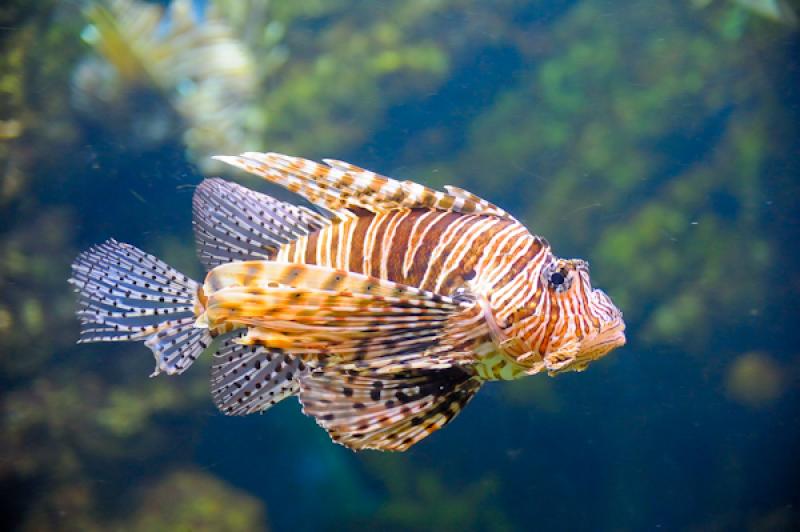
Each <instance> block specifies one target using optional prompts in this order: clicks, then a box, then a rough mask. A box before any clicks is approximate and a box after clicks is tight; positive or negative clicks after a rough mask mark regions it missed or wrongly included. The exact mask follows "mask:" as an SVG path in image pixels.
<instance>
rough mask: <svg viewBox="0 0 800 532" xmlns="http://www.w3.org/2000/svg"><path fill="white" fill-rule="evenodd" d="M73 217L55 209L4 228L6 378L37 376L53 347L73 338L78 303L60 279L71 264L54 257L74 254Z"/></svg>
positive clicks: (0, 273) (1, 366) (2, 365)
mask: <svg viewBox="0 0 800 532" xmlns="http://www.w3.org/2000/svg"><path fill="white" fill-rule="evenodd" d="M70 222H71V217H70V216H69V215H68V214H67V212H65V211H64V210H56V209H51V210H49V211H48V212H44V213H41V214H38V215H36V216H35V217H33V218H32V219H31V220H29V221H28V223H25V224H21V227H14V228H13V230H8V229H11V228H8V229H7V230H6V231H2V232H0V293H2V294H3V297H2V299H0V352H2V353H3V356H0V374H2V376H3V377H2V380H10V379H16V378H20V377H25V376H32V375H35V374H36V373H38V372H39V371H40V370H41V367H42V366H43V365H44V364H45V363H47V362H48V361H49V360H50V359H51V357H52V356H53V355H54V352H53V350H54V348H59V347H63V346H67V345H71V344H72V343H73V341H74V337H73V334H74V329H73V328H72V327H70V326H66V324H69V323H70V322H71V321H72V319H73V318H72V316H73V315H74V313H73V310H74V302H73V301H72V296H71V294H69V293H64V292H65V291H64V283H63V281H62V280H61V276H62V275H68V273H69V266H68V264H66V263H62V264H58V265H54V264H53V260H52V257H51V256H50V254H51V253H53V252H57V253H63V254H64V255H68V254H70V253H72V250H73V247H72V244H71V239H72V237H73V235H72V232H71V231H70V229H69V227H70ZM53 324H64V325H63V326H59V327H53ZM0 382H1V381H0Z"/></svg>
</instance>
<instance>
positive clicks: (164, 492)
mask: <svg viewBox="0 0 800 532" xmlns="http://www.w3.org/2000/svg"><path fill="white" fill-rule="evenodd" d="M265 522H266V517H265V515H264V508H263V506H262V504H261V503H260V501H258V500H257V499H255V498H254V497H252V496H251V495H248V494H247V493H245V492H243V491H241V490H237V489H235V488H232V487H230V486H228V485H226V484H225V483H223V482H221V481H220V480H219V479H217V478H215V477H213V476H211V475H209V474H207V473H204V472H202V471H194V470H186V471H176V472H173V473H171V474H168V475H165V476H164V477H163V478H161V479H159V480H158V481H157V482H156V483H155V484H154V485H152V486H146V487H145V488H144V489H143V491H142V502H141V504H140V506H139V509H138V510H137V511H136V514H135V515H134V517H133V519H132V520H131V521H130V522H126V523H125V524H124V526H125V528H126V529H129V530H134V531H142V532H150V531H162V530H163V531H165V532H166V531H173V530H219V531H221V532H234V531H243V532H250V531H253V532H258V531H265V530H267V527H266V526H265V524H264V523H265Z"/></svg>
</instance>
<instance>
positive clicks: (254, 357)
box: [211, 330, 309, 416]
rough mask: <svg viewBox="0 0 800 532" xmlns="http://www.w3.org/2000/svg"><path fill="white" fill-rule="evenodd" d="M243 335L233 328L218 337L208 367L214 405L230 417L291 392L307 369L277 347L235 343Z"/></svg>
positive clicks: (261, 407)
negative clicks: (217, 343)
mask: <svg viewBox="0 0 800 532" xmlns="http://www.w3.org/2000/svg"><path fill="white" fill-rule="evenodd" d="M243 334H244V331H242V330H240V331H234V332H232V333H229V334H228V335H226V336H225V337H224V338H223V339H222V344H221V346H220V349H219V350H218V351H217V352H216V353H215V354H214V365H213V366H212V368H211V394H212V396H213V398H214V404H216V405H217V408H219V410H220V411H221V412H223V413H224V414H226V415H231V416H239V415H246V414H253V413H255V412H261V411H264V410H267V409H268V408H269V407H271V406H272V405H274V404H276V403H278V402H279V401H281V400H283V399H285V398H286V397H290V396H292V395H294V394H295V393H297V391H298V390H299V389H300V386H299V379H300V377H302V376H303V375H305V374H306V373H308V371H309V369H308V366H307V365H306V364H305V363H304V362H303V361H302V360H300V359H299V358H297V357H294V356H292V355H289V354H286V353H283V352H282V351H280V350H276V349H268V348H266V347H264V346H260V345H242V344H240V343H238V341H239V340H240V339H241V337H242V336H243Z"/></svg>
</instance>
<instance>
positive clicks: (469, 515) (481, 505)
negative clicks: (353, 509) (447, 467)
mask: <svg viewBox="0 0 800 532" xmlns="http://www.w3.org/2000/svg"><path fill="white" fill-rule="evenodd" d="M409 460H410V459H409V458H408V457H407V456H397V455H387V454H384V453H381V454H378V455H368V456H366V457H365V463H366V465H367V467H368V468H369V469H370V470H372V473H373V475H375V477H377V478H378V479H379V480H380V481H381V482H382V483H383V487H384V489H385V490H386V491H387V497H386V500H385V502H384V503H383V504H382V505H381V506H380V507H379V508H378V509H377V511H376V512H375V513H374V515H372V516H370V520H369V527H370V528H374V529H378V530H459V531H463V532H468V531H471V530H476V531H477V530H487V531H493V532H494V531H496V532H501V531H506V530H514V529H515V528H514V526H513V525H512V523H511V521H510V520H509V519H508V517H507V516H506V515H505V512H504V510H503V508H502V506H501V505H500V504H499V502H500V501H499V500H498V497H499V496H500V483H499V482H498V480H497V479H496V478H493V477H492V476H491V475H489V476H486V477H484V478H482V479H478V480H475V481H474V482H471V483H470V484H468V485H465V486H455V485H453V484H452V483H450V482H446V481H445V480H444V479H442V478H441V477H440V476H439V475H438V474H437V473H436V472H435V471H433V470H428V469H426V468H418V467H414V466H413V465H411V464H410V463H409ZM353 525H354V526H355V527H357V526H358V525H359V523H358V520H357V519H356V520H355V522H354V523H353Z"/></svg>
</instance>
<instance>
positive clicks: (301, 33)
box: [213, 0, 547, 157]
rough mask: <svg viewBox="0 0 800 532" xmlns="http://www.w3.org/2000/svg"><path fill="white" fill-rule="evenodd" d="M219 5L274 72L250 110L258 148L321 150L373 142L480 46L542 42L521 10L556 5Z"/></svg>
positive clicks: (468, 1) (394, 0)
mask: <svg viewBox="0 0 800 532" xmlns="http://www.w3.org/2000/svg"><path fill="white" fill-rule="evenodd" d="M213 2H214V4H215V5H217V6H219V8H220V10H221V11H224V12H225V13H226V15H227V16H228V17H229V18H230V20H231V21H232V23H233V24H234V26H235V27H236V28H237V32H238V34H239V35H241V36H242V38H243V39H244V40H245V42H246V43H247V44H248V46H249V47H250V48H251V49H252V50H254V54H255V55H256V56H257V57H259V58H261V57H266V58H267V61H266V65H267V69H268V72H269V75H268V76H265V78H264V81H263V90H262V91H261V93H260V95H259V97H258V101H257V103H256V105H254V107H253V109H252V112H251V113H250V114H249V116H248V120H249V121H251V124H252V129H253V131H260V132H261V133H260V136H254V137H253V139H252V144H251V145H252V146H256V147H259V148H264V147H266V148H267V149H269V150H271V151H285V152H290V153H302V154H305V155H306V156H312V157H313V156H330V154H341V153H342V152H346V151H348V150H352V149H354V148H356V147H357V146H359V145H360V144H362V143H365V142H369V141H370V140H371V135H372V134H373V133H374V132H375V131H376V130H377V131H380V130H381V128H382V127H383V126H384V124H385V122H386V120H387V118H389V117H388V116H387V114H388V113H389V111H390V109H392V108H397V107H398V106H399V107H400V108H403V107H404V106H406V105H410V106H413V105H414V104H416V103H420V101H422V100H424V99H425V98H427V97H428V96H430V95H432V94H435V93H436V92H437V91H438V90H440V89H441V86H442V84H443V83H445V82H446V81H447V80H448V76H450V75H451V74H452V71H453V68H454V67H456V66H458V65H459V64H460V63H461V62H463V61H465V60H467V59H468V58H469V57H470V54H471V53H472V52H474V51H475V50H476V49H480V48H482V47H486V46H496V47H498V48H505V47H506V46H508V43H507V42H505V41H506V40H507V39H510V40H512V42H513V43H517V42H518V43H520V46H525V47H532V46H533V47H535V44H534V45H532V44H531V39H527V38H526V36H525V35H523V34H522V33H521V32H520V31H519V27H518V24H517V23H515V21H514V16H513V15H514V14H515V13H516V12H523V11H533V10H535V9H536V7H537V6H544V5H546V4H547V2H543V1H535V2H523V1H519V0H504V1H502V2H493V3H488V2H482V1H479V0H458V1H454V0H448V1H436V2H431V1H429V0H389V1H385V2H372V3H369V2H366V3H358V4H357V5H355V6H354V5H353V3H352V2H347V1H342V0H334V1H328V2H320V1H319V0H296V1H293V2H286V1H282V2H281V1H272V2H269V3H262V2H257V1H256V0H250V1H246V2H240V1H237V0H213ZM533 41H536V39H533ZM514 45H515V46H516V44H514ZM464 82H465V83H467V82H468V80H464ZM486 103H487V102H483V101H481V102H475V105H483V104H486ZM431 118H433V117H431ZM445 127H446V126H445ZM405 133H408V132H407V131H396V132H395V134H396V135H404V134H405Z"/></svg>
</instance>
